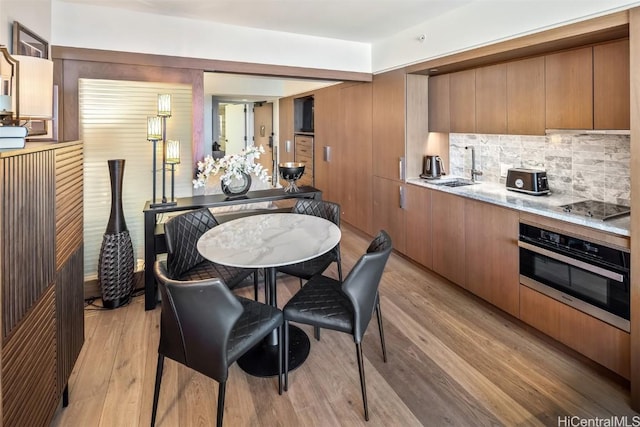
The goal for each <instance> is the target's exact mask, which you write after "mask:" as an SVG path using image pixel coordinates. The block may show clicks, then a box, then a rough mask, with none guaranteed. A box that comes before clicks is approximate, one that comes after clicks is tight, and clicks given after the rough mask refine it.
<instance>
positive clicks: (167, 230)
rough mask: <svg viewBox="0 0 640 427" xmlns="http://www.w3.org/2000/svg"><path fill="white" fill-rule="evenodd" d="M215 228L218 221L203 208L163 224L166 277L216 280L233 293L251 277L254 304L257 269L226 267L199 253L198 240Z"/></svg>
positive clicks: (256, 288)
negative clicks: (167, 272)
mask: <svg viewBox="0 0 640 427" xmlns="http://www.w3.org/2000/svg"><path fill="white" fill-rule="evenodd" d="M217 225H218V221H216V219H215V217H214V216H213V214H212V213H211V211H209V209H206V208H201V209H197V210H194V211H190V212H187V213H184V214H181V215H177V216H174V217H173V218H171V219H169V220H168V221H167V222H166V223H165V224H164V234H165V239H166V242H167V269H168V271H169V276H170V277H171V278H173V279H176V280H202V279H208V278H211V277H218V278H220V279H222V280H223V281H224V283H226V284H227V286H228V287H229V288H230V289H233V288H234V287H236V286H237V285H238V284H240V283H241V282H242V281H243V280H245V279H246V278H247V277H249V276H250V275H252V274H253V288H254V290H253V293H254V299H255V300H256V301H257V300H258V270H257V269H249V268H237V267H227V266H225V265H222V264H218V263H215V262H211V261H209V260H207V259H205V258H204V257H203V256H202V255H200V252H198V248H197V243H198V239H199V238H200V236H202V235H203V234H204V233H205V232H207V231H208V230H210V229H211V228H213V227H215V226H217Z"/></svg>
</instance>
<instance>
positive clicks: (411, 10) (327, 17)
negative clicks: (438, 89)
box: [63, 0, 480, 43]
mask: <svg viewBox="0 0 640 427" xmlns="http://www.w3.org/2000/svg"><path fill="white" fill-rule="evenodd" d="M63 1H66V2H69V3H79V4H87V5H98V6H106V7H114V8H119V9H126V10H134V11H138V12H147V13H157V14H160V15H167V16H176V17H183V18H191V19H198V20H205V21H211V22H217V23H221V24H228V25H237V26H242V27H250V28H257V29H264V30H273V31H283V32H288V33H295V34H306V35H311V36H318V37H328V38H334V39H340V40H349V41H355V42H363V43H373V42H376V41H378V40H381V39H384V38H387V37H389V36H392V35H394V34H397V33H399V32H400V31H402V30H404V29H406V28H409V27H412V26H414V25H418V24H420V23H422V22H424V21H427V20H429V19H431V18H434V17H436V16H438V15H442V14H444V13H446V12H448V11H451V10H453V9H456V8H458V7H460V6H463V5H466V4H469V3H472V2H473V1H480V0H63Z"/></svg>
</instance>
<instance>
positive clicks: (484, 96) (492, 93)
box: [476, 64, 507, 134]
mask: <svg viewBox="0 0 640 427" xmlns="http://www.w3.org/2000/svg"><path fill="white" fill-rule="evenodd" d="M476 132H477V133H491V134H505V133H507V66H506V65H505V64H498V65H491V66H488V67H480V68H477V69H476Z"/></svg>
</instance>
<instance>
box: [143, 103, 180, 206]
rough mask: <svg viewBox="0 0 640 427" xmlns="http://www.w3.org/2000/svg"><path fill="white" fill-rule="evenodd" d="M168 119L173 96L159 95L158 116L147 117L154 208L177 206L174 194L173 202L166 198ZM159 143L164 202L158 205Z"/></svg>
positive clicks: (152, 204) (152, 203)
mask: <svg viewBox="0 0 640 427" xmlns="http://www.w3.org/2000/svg"><path fill="white" fill-rule="evenodd" d="M168 117H171V95H168V94H160V95H158V113H157V115H156V116H154V117H147V140H148V141H151V142H153V200H152V201H151V205H150V207H152V208H157V207H163V206H173V205H176V202H175V200H174V199H173V194H172V197H171V199H172V200H171V201H167V196H166V173H167V170H166V164H167V163H166V160H167V159H166V155H167V152H166V138H167V118H168ZM158 141H162V200H161V201H160V202H159V203H156V173H157V169H156V165H157V162H156V148H157V143H158ZM172 170H173V169H172ZM172 185H173V176H172Z"/></svg>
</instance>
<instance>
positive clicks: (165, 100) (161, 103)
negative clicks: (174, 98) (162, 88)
mask: <svg viewBox="0 0 640 427" xmlns="http://www.w3.org/2000/svg"><path fill="white" fill-rule="evenodd" d="M158 116H161V117H171V95H169V94H166V93H165V94H160V95H158Z"/></svg>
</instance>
